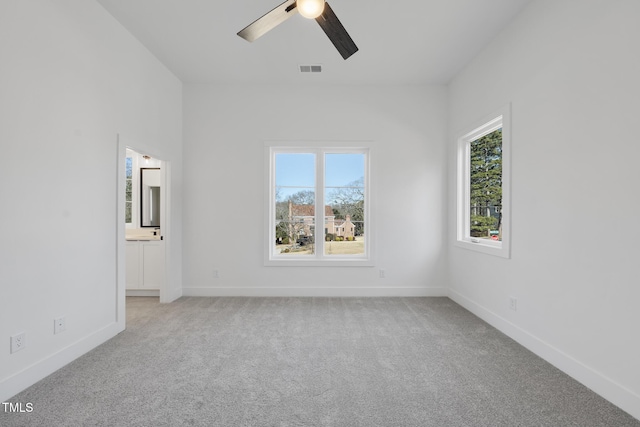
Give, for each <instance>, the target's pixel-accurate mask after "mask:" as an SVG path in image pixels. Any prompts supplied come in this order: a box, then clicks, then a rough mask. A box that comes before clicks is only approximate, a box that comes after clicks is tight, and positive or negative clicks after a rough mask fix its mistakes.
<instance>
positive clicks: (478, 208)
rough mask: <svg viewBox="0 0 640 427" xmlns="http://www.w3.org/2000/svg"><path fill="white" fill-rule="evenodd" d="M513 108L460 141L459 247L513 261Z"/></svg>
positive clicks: (501, 113) (495, 116)
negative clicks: (511, 153) (511, 214)
mask: <svg viewBox="0 0 640 427" xmlns="http://www.w3.org/2000/svg"><path fill="white" fill-rule="evenodd" d="M509 133H510V129H509V108H508V107H506V108H504V109H502V110H501V111H500V112H499V113H496V115H494V116H492V117H491V118H490V119H488V120H485V121H483V123H482V124H481V125H480V126H478V127H475V128H473V130H471V131H470V132H467V133H466V134H464V135H463V136H462V137H460V139H459V141H458V232H457V242H458V245H459V246H462V247H466V248H468V249H473V250H478V251H480V252H485V253H491V254H494V255H499V256H503V257H506V258H508V257H509V231H510V217H509V196H510V194H509V193H510V192H509V171H510V164H509V151H510V138H509Z"/></svg>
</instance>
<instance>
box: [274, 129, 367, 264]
mask: <svg viewBox="0 0 640 427" xmlns="http://www.w3.org/2000/svg"><path fill="white" fill-rule="evenodd" d="M264 145H265V175H266V176H267V177H268V179H265V192H264V194H265V204H264V206H265V215H263V217H264V221H265V222H264V229H265V239H264V240H265V246H264V254H265V255H264V265H265V266H281V267H371V266H374V265H375V263H374V247H375V245H374V244H373V242H374V241H375V226H374V216H375V215H374V213H373V203H372V200H371V194H372V191H371V188H372V187H373V183H372V177H371V173H370V170H371V164H372V151H373V149H372V147H371V144H370V143H368V142H362V141H358V142H322V143H319V142H317V141H316V142H312V143H309V142H306V143H305V142H282V141H278V142H265V143H264ZM302 152H305V153H314V154H316V166H317V167H316V190H317V191H316V206H323V207H324V202H323V200H324V185H323V183H324V154H325V153H331V154H333V153H364V154H366V161H365V168H364V175H365V176H364V182H365V196H364V197H365V199H364V203H365V207H364V208H365V219H364V221H365V224H366V230H367V232H366V238H365V253H364V254H363V255H325V254H324V244H325V241H324V239H321V242H320V245H318V242H317V241H316V251H315V252H316V253H315V254H314V255H304V256H295V255H293V256H292V255H280V256H278V255H279V254H274V253H273V248H274V244H273V242H275V228H274V227H272V226H271V225H272V224H274V223H275V208H274V206H273V202H274V200H275V194H274V191H275V168H274V167H273V165H274V164H275V156H276V154H279V153H302ZM315 224H321V225H322V226H318V225H316V234H318V230H319V231H320V233H321V234H322V235H324V209H316V213H315Z"/></svg>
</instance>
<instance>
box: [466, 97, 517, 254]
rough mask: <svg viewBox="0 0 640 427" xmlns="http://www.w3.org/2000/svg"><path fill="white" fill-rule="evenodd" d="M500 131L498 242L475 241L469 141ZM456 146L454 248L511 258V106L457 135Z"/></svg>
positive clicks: (476, 239) (487, 240)
mask: <svg viewBox="0 0 640 427" xmlns="http://www.w3.org/2000/svg"><path fill="white" fill-rule="evenodd" d="M500 128H502V241H493V240H489V239H478V238H476V237H472V236H471V230H470V228H471V227H470V221H469V218H470V213H471V206H470V195H471V184H470V182H471V177H470V174H471V172H470V169H471V165H470V150H471V142H473V141H475V140H477V139H479V138H482V137H483V136H485V135H488V134H490V133H491V132H494V131H496V130H498V129H500ZM460 135H461V136H460V137H458V145H457V189H456V191H457V224H456V246H458V247H461V248H465V249H469V250H472V251H477V252H481V253H485V254H489V255H495V256H499V257H502V258H510V257H511V105H510V104H508V105H506V106H504V107H502V108H500V109H498V110H497V111H496V112H494V113H493V114H490V115H488V116H486V117H485V118H484V119H482V120H479V121H478V122H476V123H475V124H474V125H472V126H468V127H467V128H466V130H465V131H463V132H460Z"/></svg>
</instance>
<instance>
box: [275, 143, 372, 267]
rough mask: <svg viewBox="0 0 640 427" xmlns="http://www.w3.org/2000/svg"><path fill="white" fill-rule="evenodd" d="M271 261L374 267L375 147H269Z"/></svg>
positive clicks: (282, 263) (287, 263) (294, 263)
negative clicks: (371, 162) (372, 180)
mask: <svg viewBox="0 0 640 427" xmlns="http://www.w3.org/2000/svg"><path fill="white" fill-rule="evenodd" d="M266 156H267V163H268V166H267V170H268V179H267V180H266V182H267V183H268V187H267V205H268V206H267V209H268V215H266V217H267V218H266V229H267V232H266V236H267V237H266V247H265V252H266V256H265V263H266V264H267V265H370V263H371V261H372V256H371V239H372V233H371V212H370V211H371V210H370V208H369V206H370V197H369V193H370V188H369V187H370V180H369V156H370V154H369V148H368V147H363V146H358V147H350V146H343V145H339V146H338V145H332V146H329V147H326V146H323V147H309V146H298V145H287V144H284V145H271V144H268V145H267V147H266Z"/></svg>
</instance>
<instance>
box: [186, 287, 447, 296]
mask: <svg viewBox="0 0 640 427" xmlns="http://www.w3.org/2000/svg"><path fill="white" fill-rule="evenodd" d="M182 295H183V296H186V297H446V296H448V293H447V289H446V288H424V287H423V288H345V287H340V288H248V287H247V288H237V287H234V288H195V287H194V288H183V289H182Z"/></svg>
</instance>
